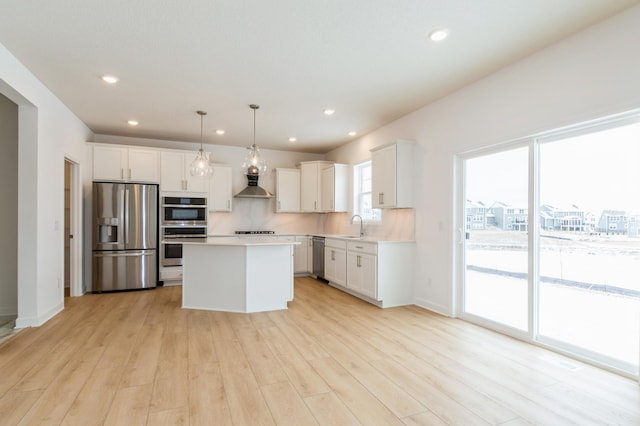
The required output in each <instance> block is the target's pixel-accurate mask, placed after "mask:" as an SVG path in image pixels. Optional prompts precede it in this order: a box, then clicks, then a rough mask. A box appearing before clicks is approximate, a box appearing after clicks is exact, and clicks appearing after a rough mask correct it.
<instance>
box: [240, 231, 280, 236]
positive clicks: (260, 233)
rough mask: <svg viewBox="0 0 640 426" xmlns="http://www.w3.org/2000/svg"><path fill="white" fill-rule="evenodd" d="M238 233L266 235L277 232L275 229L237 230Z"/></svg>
mask: <svg viewBox="0 0 640 426" xmlns="http://www.w3.org/2000/svg"><path fill="white" fill-rule="evenodd" d="M236 234H241V235H264V234H275V232H273V231H236Z"/></svg>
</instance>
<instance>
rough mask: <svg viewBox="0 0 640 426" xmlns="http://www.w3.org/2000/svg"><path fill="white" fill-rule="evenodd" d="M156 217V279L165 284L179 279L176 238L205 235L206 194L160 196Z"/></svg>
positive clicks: (203, 236) (179, 243)
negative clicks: (160, 201)
mask: <svg viewBox="0 0 640 426" xmlns="http://www.w3.org/2000/svg"><path fill="white" fill-rule="evenodd" d="M161 206H162V207H161V213H160V214H161V218H160V223H161V224H160V234H161V237H162V244H161V247H160V281H162V282H163V283H164V284H165V285H168V283H170V282H172V283H174V284H175V283H177V284H179V281H182V243H181V242H180V240H182V239H184V238H189V239H192V238H194V239H205V238H206V237H207V217H208V210H207V199H206V197H175V196H172V197H162V203H161Z"/></svg>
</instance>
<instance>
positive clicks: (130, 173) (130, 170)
mask: <svg viewBox="0 0 640 426" xmlns="http://www.w3.org/2000/svg"><path fill="white" fill-rule="evenodd" d="M129 180H131V169H129Z"/></svg>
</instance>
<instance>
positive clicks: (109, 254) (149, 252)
mask: <svg viewBox="0 0 640 426" xmlns="http://www.w3.org/2000/svg"><path fill="white" fill-rule="evenodd" d="M154 253H155V251H154V250H136V251H126V252H122V251H119V252H107V253H100V252H93V255H94V256H95V257H139V256H153V255H154Z"/></svg>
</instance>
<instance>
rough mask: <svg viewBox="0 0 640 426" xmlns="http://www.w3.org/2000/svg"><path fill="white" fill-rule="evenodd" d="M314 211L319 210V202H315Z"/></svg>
mask: <svg viewBox="0 0 640 426" xmlns="http://www.w3.org/2000/svg"><path fill="white" fill-rule="evenodd" d="M313 210H318V202H317V201H314V202H313Z"/></svg>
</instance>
